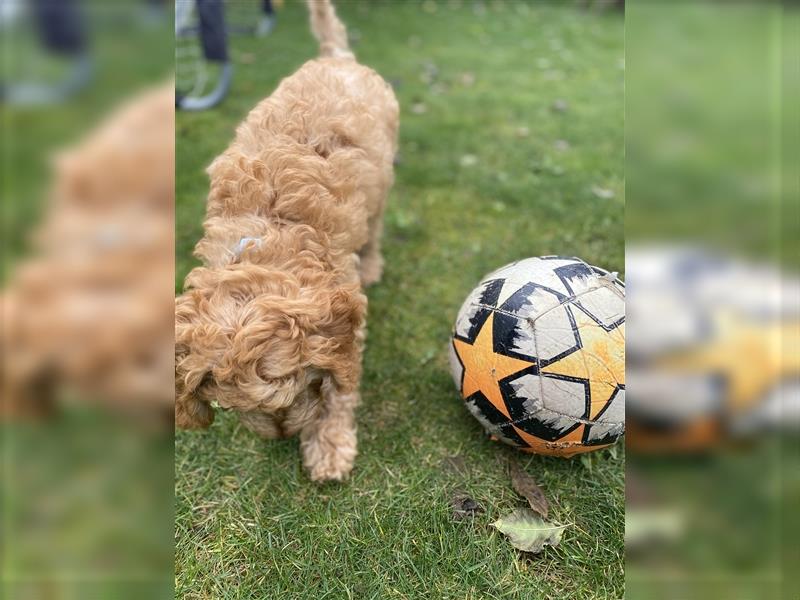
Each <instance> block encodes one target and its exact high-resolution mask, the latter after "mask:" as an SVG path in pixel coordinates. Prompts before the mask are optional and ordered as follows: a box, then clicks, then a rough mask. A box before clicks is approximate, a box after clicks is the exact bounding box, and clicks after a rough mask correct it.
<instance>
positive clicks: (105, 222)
mask: <svg viewBox="0 0 800 600" xmlns="http://www.w3.org/2000/svg"><path fill="white" fill-rule="evenodd" d="M173 131H174V92H173V86H172V84H170V85H166V86H164V87H162V88H160V89H157V90H153V91H149V92H147V93H145V94H143V95H141V96H139V97H137V98H136V99H135V100H133V101H131V102H130V103H129V104H126V105H125V106H123V107H122V108H121V109H120V110H118V111H117V112H115V113H113V114H112V115H111V116H110V117H109V118H108V119H107V120H106V121H105V122H104V123H103V124H101V126H100V127H99V128H97V129H96V130H95V131H94V132H92V133H90V134H89V135H88V136H87V137H85V138H84V139H83V140H82V141H81V142H79V143H78V144H77V145H75V146H74V147H73V148H70V149H69V150H68V151H66V152H63V153H62V154H60V155H59V156H58V157H57V159H56V161H55V174H54V183H53V185H52V188H51V191H50V193H49V198H48V204H47V206H46V208H45V214H44V217H43V220H42V222H41V224H40V226H39V227H38V228H37V230H36V231H35V232H34V235H33V239H32V247H33V250H34V252H33V254H32V256H31V257H30V258H28V259H27V260H25V261H23V262H21V263H20V264H18V265H17V267H16V269H15V271H13V272H12V274H11V276H10V277H9V280H8V283H7V285H6V289H5V290H4V292H3V295H2V311H3V314H2V323H3V328H2V335H1V337H0V343H1V344H2V356H3V360H2V381H3V392H4V393H3V400H2V412H3V414H4V416H6V417H13V416H25V415H28V416H31V415H45V414H48V413H50V412H52V411H53V409H54V408H55V406H56V403H57V402H74V401H76V400H80V401H82V402H83V401H88V402H94V403H99V404H101V405H103V406H109V407H114V408H115V409H122V410H125V411H135V412H142V411H144V412H147V413H163V414H165V415H167V414H170V413H171V409H172V404H173V368H172V362H173V359H172V345H173V300H172V290H173V272H174V271H173V252H174V251H173V248H174V228H173V221H174V143H173Z"/></svg>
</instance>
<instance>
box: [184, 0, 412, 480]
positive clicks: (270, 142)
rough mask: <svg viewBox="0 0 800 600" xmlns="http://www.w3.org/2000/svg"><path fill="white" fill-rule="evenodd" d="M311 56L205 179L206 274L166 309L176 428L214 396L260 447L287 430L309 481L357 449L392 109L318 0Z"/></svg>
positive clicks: (325, 475) (313, 4)
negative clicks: (171, 318) (171, 310)
mask: <svg viewBox="0 0 800 600" xmlns="http://www.w3.org/2000/svg"><path fill="white" fill-rule="evenodd" d="M309 8H310V11H311V25H312V29H313V30H314V32H315V34H316V36H317V38H318V39H319V41H320V49H321V54H322V56H321V57H320V58H318V59H316V60H312V61H310V62H308V63H306V64H305V65H303V66H302V67H301V68H300V69H299V70H298V71H297V72H296V73H295V74H293V75H292V76H291V77H289V78H287V79H285V80H283V82H281V84H280V86H279V87H278V89H277V90H276V91H275V93H273V94H272V95H271V96H270V97H269V98H267V99H265V100H263V101H262V102H261V103H260V104H258V106H256V107H255V109H253V110H252V112H251V113H250V114H249V115H248V116H247V118H246V119H245V120H244V122H243V123H242V124H241V125H240V126H239V128H238V129H237V133H236V138H235V140H234V141H233V143H232V144H231V146H230V147H229V148H228V149H227V150H226V151H225V152H224V153H223V154H222V155H220V156H219V157H218V158H217V159H216V160H214V162H213V163H212V164H211V166H210V167H209V169H208V173H209V175H210V178H211V190H210V194H209V197H208V204H207V215H206V220H205V223H204V228H205V236H204V238H203V239H202V240H201V241H200V242H199V243H198V244H197V246H196V249H195V253H196V255H197V256H198V257H200V258H201V259H202V261H203V263H204V266H202V267H198V268H196V269H194V270H193V271H192V272H191V273H190V274H189V275H188V277H187V278H186V291H185V293H184V294H183V295H182V296H180V297H178V298H177V305H176V348H175V352H176V391H177V396H176V409H175V410H176V423H177V425H178V426H180V427H183V428H204V427H208V426H209V425H210V424H211V422H212V421H213V418H214V415H213V409H212V402H216V403H217V404H218V405H219V406H220V407H223V408H227V409H233V410H235V411H237V412H238V414H239V417H240V419H241V421H242V423H243V424H244V425H246V426H247V427H248V428H250V429H251V430H253V431H255V432H256V433H258V434H260V435H262V436H264V437H268V438H272V437H283V436H290V435H293V434H296V433H298V432H299V433H300V436H301V448H302V451H303V456H304V463H305V465H306V467H307V468H308V469H309V471H310V475H311V478H312V479H314V480H318V481H319V480H329V479H336V480H341V479H343V478H345V477H346V476H347V475H348V474H349V473H350V470H351V468H352V465H353V460H354V458H355V455H356V432H355V422H354V416H353V411H354V408H355V406H356V404H357V402H358V397H359V396H358V387H359V380H360V375H361V351H362V346H363V339H364V324H365V317H366V308H367V301H366V297H365V296H364V294H363V293H362V291H361V288H362V285H369V284H370V283H373V282H375V281H377V280H378V279H379V278H380V276H381V270H382V259H381V255H380V247H379V244H380V235H381V223H382V214H383V209H384V201H385V198H386V195H387V193H388V191H389V188H390V187H391V185H392V182H393V177H394V175H393V169H392V163H393V158H394V154H395V150H396V143H397V142H396V139H397V128H398V105H397V101H396V99H395V97H394V94H393V92H392V90H391V88H390V87H389V85H387V84H386V82H385V81H384V80H383V79H382V78H381V77H380V76H379V75H378V74H377V73H375V72H374V71H372V70H371V69H368V68H366V67H364V66H361V65H359V64H357V63H356V62H355V59H354V57H353V55H352V53H351V52H350V50H349V49H348V47H347V38H346V34H345V30H344V27H343V25H342V24H341V22H340V21H339V20H338V18H337V17H336V15H335V12H334V10H333V7H332V6H331V5H330V3H329V2H328V1H327V0H324V1H314V0H309Z"/></svg>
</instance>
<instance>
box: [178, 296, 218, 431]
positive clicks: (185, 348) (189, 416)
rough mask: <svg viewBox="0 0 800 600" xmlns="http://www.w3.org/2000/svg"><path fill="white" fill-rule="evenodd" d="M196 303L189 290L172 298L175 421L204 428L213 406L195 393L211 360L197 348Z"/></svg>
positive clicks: (187, 427)
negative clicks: (173, 317) (173, 308)
mask: <svg viewBox="0 0 800 600" xmlns="http://www.w3.org/2000/svg"><path fill="white" fill-rule="evenodd" d="M195 306H196V303H195V301H194V299H193V298H191V297H190V296H189V295H188V294H187V295H183V296H179V297H178V298H176V300H175V425H176V426H178V427H180V428H181V429H205V428H206V427H208V426H209V425H211V423H212V422H213V421H214V409H213V408H212V407H211V405H210V404H209V403H208V402H207V401H205V400H203V399H202V398H201V397H199V395H198V393H197V391H198V388H199V387H200V386H201V385H202V383H203V381H204V379H205V378H206V377H208V376H209V375H210V373H211V364H210V362H209V360H208V358H207V357H205V356H203V355H202V354H200V353H199V352H197V351H196V340H195V339H194V338H195V336H196V333H197V332H196V331H195V329H196V327H197V323H196V319H197V311H196V310H195Z"/></svg>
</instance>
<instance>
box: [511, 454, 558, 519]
mask: <svg viewBox="0 0 800 600" xmlns="http://www.w3.org/2000/svg"><path fill="white" fill-rule="evenodd" d="M509 468H510V470H511V485H513V486H514V489H515V490H516V491H517V493H518V494H519V495H520V496H522V497H524V498H525V499H526V500H527V501H528V504H530V507H531V508H532V509H533V510H534V511H535V512H537V513H538V514H539V515H541V516H542V517H543V518H545V519H546V518H547V513H548V511H549V510H550V504H549V503H548V502H547V498H546V497H545V495H544V492H543V491H542V488H540V487H539V486H538V485H536V482H535V481H534V480H533V477H531V476H530V475H528V474H527V473H526V472H525V471H523V470H522V468H520V466H519V465H518V464H517V463H516V462H513V461H512V462H511V463H510V465H509Z"/></svg>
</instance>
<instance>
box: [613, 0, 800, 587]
mask: <svg viewBox="0 0 800 600" xmlns="http://www.w3.org/2000/svg"><path fill="white" fill-rule="evenodd" d="M798 16H799V15H798V10H797V8H796V7H795V6H793V5H791V4H790V3H786V4H780V3H769V2H767V3H760V2H738V3H726V2H695V3H672V2H641V1H640V2H637V1H636V0H631V1H630V2H628V4H627V7H626V199H627V207H626V268H627V282H626V283H627V289H628V302H627V311H628V321H629V337H628V348H627V352H628V354H627V374H628V379H629V380H630V381H629V386H628V405H627V447H628V454H627V459H628V460H627V477H626V525H627V528H626V592H627V597H628V598H631V599H637V598H646V599H651V598H664V599H677V598H680V599H690V598H721V599H726V600H727V599H737V598H741V599H752V598H770V599H772V598H776V599H777V598H797V597H798V594H799V593H800V592H799V591H798V580H797V569H796V567H797V565H798V564H800V556H799V555H798V551H799V549H800V545H799V544H798V543H797V540H798V516H797V510H796V509H797V506H798V505H800V455H799V454H798V433H800V410H798V394H799V393H800V387H799V386H798V377H799V376H800V282H799V280H798V267H800V253H798V244H800V218H798V204H797V202H798V187H797V186H798V179H797V164H798V163H797V157H798V148H797V143H798V140H800V137H799V136H798V127H800V120H798V106H800V105H799V104H798V101H797V100H798V96H797V92H798V83H799V82H798V73H799V71H798V57H799V56H800V53H798V50H799V48H798V40H800V36H798V32H800V30H799V29H798V25H800V21H799V20H798Z"/></svg>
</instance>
